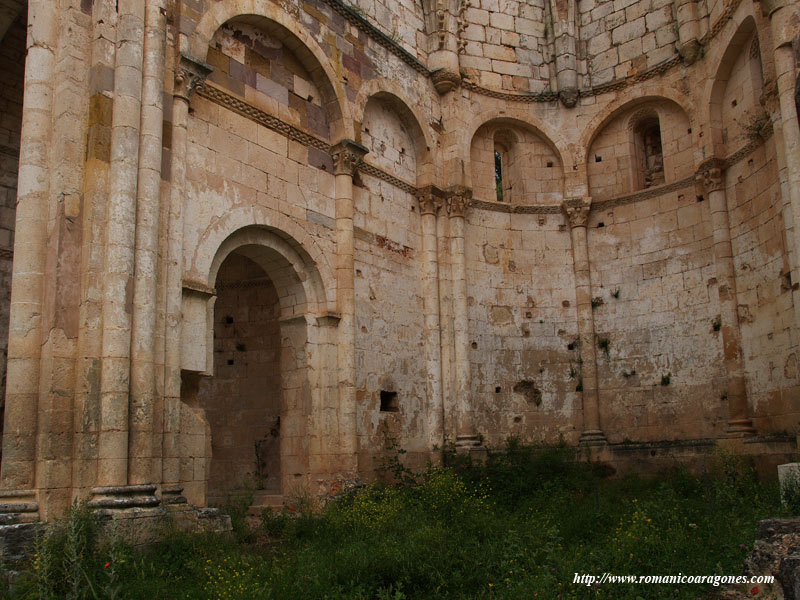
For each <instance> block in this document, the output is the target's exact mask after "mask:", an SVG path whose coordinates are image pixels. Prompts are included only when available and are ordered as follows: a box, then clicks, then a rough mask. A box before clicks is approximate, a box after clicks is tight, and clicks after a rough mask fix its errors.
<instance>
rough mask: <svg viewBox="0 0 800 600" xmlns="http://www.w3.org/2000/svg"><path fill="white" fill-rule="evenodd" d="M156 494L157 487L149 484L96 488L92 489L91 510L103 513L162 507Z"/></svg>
mask: <svg viewBox="0 0 800 600" xmlns="http://www.w3.org/2000/svg"><path fill="white" fill-rule="evenodd" d="M155 493H156V486H155V485H153V484H149V483H145V484H141V485H112V486H103V487H96V488H92V499H91V500H89V508H91V509H93V510H96V511H98V512H101V513H102V512H111V513H113V512H115V511H120V510H126V509H132V508H137V509H146V508H155V507H158V506H160V505H161V501H160V500H159V499H158V498H157V497H156V495H155Z"/></svg>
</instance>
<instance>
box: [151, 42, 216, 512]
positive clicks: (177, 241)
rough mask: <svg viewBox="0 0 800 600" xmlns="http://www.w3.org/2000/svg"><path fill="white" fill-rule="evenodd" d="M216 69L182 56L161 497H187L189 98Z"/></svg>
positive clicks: (176, 103)
mask: <svg viewBox="0 0 800 600" xmlns="http://www.w3.org/2000/svg"><path fill="white" fill-rule="evenodd" d="M210 72H211V67H210V66H209V65H207V64H205V63H203V62H201V61H198V60H196V59H193V58H190V57H188V56H183V55H182V56H181V58H180V61H179V64H178V66H177V68H176V70H175V83H174V87H173V92H172V162H171V165H170V179H171V187H170V196H169V226H168V236H169V244H168V247H167V292H166V294H167V298H166V316H165V322H166V331H165V332H164V354H165V356H164V379H165V381H164V418H163V423H164V437H163V440H162V444H163V447H162V457H163V463H162V474H161V482H162V487H161V498H162V501H163V502H165V503H167V504H169V503H174V502H179V501H185V499H184V498H183V497H182V496H181V492H182V491H183V490H182V488H181V487H180V485H179V483H180V448H179V446H180V427H181V318H182V317H181V304H182V297H183V203H184V196H185V194H186V145H187V143H186V138H187V132H186V128H187V125H188V121H189V98H190V96H191V95H192V92H193V91H194V89H195V88H196V87H197V86H198V85H201V84H202V83H203V81H204V80H205V78H206V77H207V76H208V74H209V73H210Z"/></svg>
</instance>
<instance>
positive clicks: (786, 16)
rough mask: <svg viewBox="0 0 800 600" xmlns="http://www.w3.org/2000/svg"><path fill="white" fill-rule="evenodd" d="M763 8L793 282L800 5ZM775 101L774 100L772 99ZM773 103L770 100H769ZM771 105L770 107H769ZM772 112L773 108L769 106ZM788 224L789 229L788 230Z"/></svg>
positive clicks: (798, 236) (799, 219) (798, 260)
mask: <svg viewBox="0 0 800 600" xmlns="http://www.w3.org/2000/svg"><path fill="white" fill-rule="evenodd" d="M761 10H762V12H763V13H764V15H765V16H768V17H769V20H770V29H771V33H772V36H771V37H772V46H773V58H774V63H775V79H776V84H777V85H776V87H777V93H778V105H779V111H778V113H779V115H780V117H779V120H778V119H775V121H774V122H773V126H774V129H775V150H776V152H777V155H778V168H779V177H780V180H781V187H782V192H783V194H784V197H785V198H788V200H789V204H790V206H791V216H792V220H793V222H794V228H793V229H792V234H791V235H790V236H789V239H790V240H791V241H790V242H789V243H790V245H791V250H790V253H791V254H792V255H793V258H794V260H793V261H792V268H793V272H792V283H793V284H794V285H797V284H798V283H800V269H798V267H797V265H800V230H799V228H798V224H800V126H798V114H797V107H796V103H795V89H796V85H797V83H796V81H797V64H796V61H795V57H794V53H793V51H792V41H793V40H794V39H795V38H796V37H797V36H798V35H800V28H799V27H798V25H797V23H798V22H800V14H798V13H799V12H800V7H798V6H797V3H795V2H790V1H788V0H761ZM773 102H774V100H773ZM767 106H768V107H770V105H769V103H768V104H767ZM770 108H771V107H770ZM770 112H772V110H770ZM789 227H790V226H789V225H787V230H789ZM792 296H793V297H794V307H795V318H796V319H798V320H800V290H798V289H794V288H793V291H792Z"/></svg>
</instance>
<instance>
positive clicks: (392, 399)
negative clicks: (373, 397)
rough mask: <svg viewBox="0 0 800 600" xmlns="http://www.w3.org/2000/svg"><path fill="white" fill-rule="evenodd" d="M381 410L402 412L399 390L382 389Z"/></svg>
mask: <svg viewBox="0 0 800 600" xmlns="http://www.w3.org/2000/svg"><path fill="white" fill-rule="evenodd" d="M381 412H400V405H399V401H398V399H397V392H387V391H386V390H381Z"/></svg>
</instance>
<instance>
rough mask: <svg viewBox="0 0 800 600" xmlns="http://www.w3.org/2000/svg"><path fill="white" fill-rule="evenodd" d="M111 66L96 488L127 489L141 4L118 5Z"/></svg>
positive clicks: (142, 41)
mask: <svg viewBox="0 0 800 600" xmlns="http://www.w3.org/2000/svg"><path fill="white" fill-rule="evenodd" d="M118 10H119V16H118V19H117V51H116V60H115V66H114V104H113V117H112V124H111V167H110V185H109V194H108V219H107V221H106V259H105V273H104V276H103V348H102V363H101V374H100V427H99V435H98V469H97V482H98V484H99V485H101V486H124V485H127V483H128V400H129V397H128V394H129V389H130V352H131V309H130V306H129V296H128V294H129V291H132V285H133V281H132V274H133V268H134V244H135V231H136V188H137V174H138V162H139V160H138V159H139V124H140V117H141V97H142V48H143V43H144V3H141V2H123V3H120V5H119V7H118Z"/></svg>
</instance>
